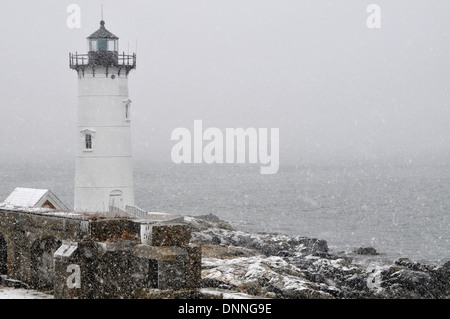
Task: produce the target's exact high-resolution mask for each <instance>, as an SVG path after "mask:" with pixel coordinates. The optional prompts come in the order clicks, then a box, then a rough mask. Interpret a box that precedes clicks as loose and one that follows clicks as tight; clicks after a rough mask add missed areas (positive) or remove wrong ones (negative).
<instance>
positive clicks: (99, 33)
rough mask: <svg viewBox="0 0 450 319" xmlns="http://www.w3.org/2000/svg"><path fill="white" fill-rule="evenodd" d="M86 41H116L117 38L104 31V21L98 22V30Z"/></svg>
mask: <svg viewBox="0 0 450 319" xmlns="http://www.w3.org/2000/svg"><path fill="white" fill-rule="evenodd" d="M88 39H115V40H118V39H119V38H118V37H117V36H115V35H114V34H112V33H111V32H109V31H108V30H106V28H105V21H103V20H102V21H100V29H98V30H97V31H95V32H94V33H92V34H91V35H90V36H89V37H88Z"/></svg>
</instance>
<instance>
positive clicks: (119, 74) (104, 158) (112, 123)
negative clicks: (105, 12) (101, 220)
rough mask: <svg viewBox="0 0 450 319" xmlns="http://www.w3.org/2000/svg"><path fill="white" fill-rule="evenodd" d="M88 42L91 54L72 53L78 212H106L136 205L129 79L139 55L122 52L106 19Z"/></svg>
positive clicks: (76, 207)
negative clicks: (75, 76) (75, 94)
mask: <svg viewBox="0 0 450 319" xmlns="http://www.w3.org/2000/svg"><path fill="white" fill-rule="evenodd" d="M87 42H88V53H87V54H78V53H75V54H72V53H71V54H69V60H70V68H71V69H73V70H75V71H76V72H77V75H78V107H77V126H76V132H75V133H76V136H77V138H76V143H77V144H76V165H75V201H74V210H75V211H76V212H88V213H96V212H108V211H111V209H112V208H119V209H125V208H126V206H134V186H133V165H132V151H131V126H130V124H131V100H130V98H129V95H128V76H129V74H130V71H132V70H134V69H136V54H135V53H133V54H132V55H129V54H125V53H122V54H121V53H119V38H118V37H117V36H115V35H114V34H113V33H111V32H109V31H108V30H107V29H106V27H105V22H104V21H103V20H102V21H101V22H100V29H99V30H97V31H96V32H94V33H93V34H92V35H91V36H89V37H88V38H87Z"/></svg>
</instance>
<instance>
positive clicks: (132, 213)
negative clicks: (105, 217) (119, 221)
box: [109, 205, 148, 219]
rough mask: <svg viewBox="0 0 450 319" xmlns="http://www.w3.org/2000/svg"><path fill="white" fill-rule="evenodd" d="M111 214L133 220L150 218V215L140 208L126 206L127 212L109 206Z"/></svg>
mask: <svg viewBox="0 0 450 319" xmlns="http://www.w3.org/2000/svg"><path fill="white" fill-rule="evenodd" d="M109 212H110V213H114V214H118V215H120V216H124V217H131V218H140V219H146V218H147V217H148V213H147V212H146V211H144V210H142V209H140V208H138V207H134V206H128V205H127V206H125V210H123V209H121V208H119V207H116V206H109Z"/></svg>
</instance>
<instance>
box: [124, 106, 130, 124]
mask: <svg viewBox="0 0 450 319" xmlns="http://www.w3.org/2000/svg"><path fill="white" fill-rule="evenodd" d="M125 118H126V119H127V120H129V119H130V104H128V103H127V104H125Z"/></svg>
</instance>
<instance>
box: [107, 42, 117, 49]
mask: <svg viewBox="0 0 450 319" xmlns="http://www.w3.org/2000/svg"><path fill="white" fill-rule="evenodd" d="M108 51H117V41H115V40H108Z"/></svg>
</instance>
